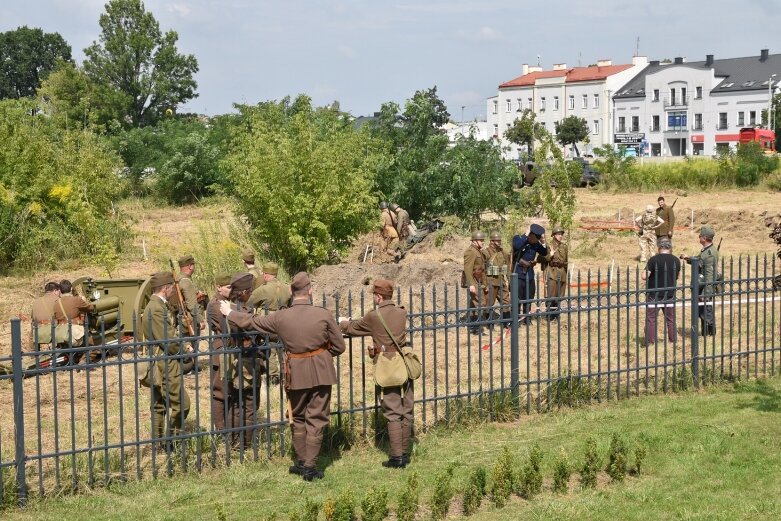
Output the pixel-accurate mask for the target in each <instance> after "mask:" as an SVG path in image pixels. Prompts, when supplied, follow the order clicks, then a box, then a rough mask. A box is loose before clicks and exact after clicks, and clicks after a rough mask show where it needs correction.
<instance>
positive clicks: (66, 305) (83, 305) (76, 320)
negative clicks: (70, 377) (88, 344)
mask: <svg viewBox="0 0 781 521" xmlns="http://www.w3.org/2000/svg"><path fill="white" fill-rule="evenodd" d="M90 309H92V305H91V304H90V303H89V302H87V299H85V298H84V297H77V296H75V295H63V296H62V297H60V299H59V300H58V301H57V303H56V304H55V305H54V318H55V320H57V324H58V325H60V324H61V325H66V326H69V327H70V333H69V337H70V338H69V339H70V341H71V344H72V345H74V346H80V345H83V341H84V317H83V316H82V315H83V314H84V313H86V312H87V311H89V310H90ZM81 355H82V353H78V354H77V355H76V356H74V360H75V361H78V360H79V359H81Z"/></svg>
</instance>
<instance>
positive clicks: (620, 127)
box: [618, 116, 626, 132]
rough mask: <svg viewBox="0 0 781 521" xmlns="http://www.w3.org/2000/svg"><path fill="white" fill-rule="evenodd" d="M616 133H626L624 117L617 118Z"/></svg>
mask: <svg viewBox="0 0 781 521" xmlns="http://www.w3.org/2000/svg"><path fill="white" fill-rule="evenodd" d="M618 132H626V118H625V117H624V116H619V117H618Z"/></svg>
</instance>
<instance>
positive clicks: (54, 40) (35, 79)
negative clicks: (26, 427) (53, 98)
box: [0, 26, 71, 99]
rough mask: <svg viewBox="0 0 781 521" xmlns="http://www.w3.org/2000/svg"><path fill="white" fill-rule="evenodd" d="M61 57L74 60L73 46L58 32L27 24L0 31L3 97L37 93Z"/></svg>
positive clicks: (0, 88) (20, 96) (64, 59)
mask: <svg viewBox="0 0 781 521" xmlns="http://www.w3.org/2000/svg"><path fill="white" fill-rule="evenodd" d="M60 60H63V61H68V62H69V61H71V47H70V45H68V43H67V42H66V41H65V39H64V38H63V37H62V36H61V35H60V34H59V33H44V32H43V31H42V30H41V29H39V28H37V27H36V28H34V29H30V28H29V27H26V26H25V27H19V28H18V29H16V30H13V31H6V32H4V33H0V99H4V98H15V99H18V98H22V97H30V96H34V95H35V91H36V90H37V89H38V87H40V85H41V81H42V80H43V79H45V78H46V76H48V74H49V73H50V72H51V71H53V70H54V69H55V67H56V66H57V63H58V61H60Z"/></svg>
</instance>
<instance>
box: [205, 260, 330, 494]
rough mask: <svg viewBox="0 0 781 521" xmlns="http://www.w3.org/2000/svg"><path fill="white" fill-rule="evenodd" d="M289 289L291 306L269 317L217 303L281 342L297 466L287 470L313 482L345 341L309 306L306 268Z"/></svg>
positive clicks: (234, 320) (240, 322)
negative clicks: (337, 360)
mask: <svg viewBox="0 0 781 521" xmlns="http://www.w3.org/2000/svg"><path fill="white" fill-rule="evenodd" d="M290 291H291V295H292V305H291V307H289V308H287V309H283V310H281V311H278V312H276V313H274V314H273V315H268V316H262V315H258V314H255V315H253V314H250V313H241V312H238V311H235V310H232V309H231V307H230V305H228V303H226V302H223V303H221V304H220V311H221V312H222V314H223V315H226V316H227V317H228V322H229V323H231V324H233V325H235V326H239V327H241V328H244V329H256V330H258V331H260V332H262V333H269V334H276V335H278V336H279V338H280V340H281V341H282V343H283V344H284V346H285V354H286V362H285V390H286V391H287V395H288V399H289V411H290V416H291V418H290V420H291V429H292V431H293V449H294V450H295V453H296V464H295V465H293V466H292V467H290V469H289V470H290V472H291V473H292V474H299V475H300V476H301V477H302V478H303V479H304V480H305V481H312V480H313V479H320V478H322V477H323V472H322V471H319V470H318V469H317V468H316V464H317V456H318V454H319V452H320V445H321V444H322V442H323V430H324V429H325V427H326V426H327V425H328V423H329V421H330V416H331V386H333V385H334V384H335V383H336V371H335V370H334V363H333V357H335V356H338V355H340V354H342V353H343V352H344V350H345V345H344V339H343V338H342V333H341V331H340V330H339V326H338V325H337V324H336V321H335V320H334V317H333V315H332V314H331V313H330V312H329V311H328V310H327V309H324V308H320V307H316V306H313V305H312V303H311V297H312V285H311V283H310V281H309V275H307V274H306V272H300V273H297V274H296V275H295V277H293V282H292V283H291V284H290Z"/></svg>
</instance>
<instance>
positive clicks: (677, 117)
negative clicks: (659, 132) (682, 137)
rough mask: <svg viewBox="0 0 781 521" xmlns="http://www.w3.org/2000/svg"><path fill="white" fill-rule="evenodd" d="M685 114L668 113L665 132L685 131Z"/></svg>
mask: <svg viewBox="0 0 781 521" xmlns="http://www.w3.org/2000/svg"><path fill="white" fill-rule="evenodd" d="M686 121H687V115H686V112H668V113H667V130H687V129H688V123H687V122H686Z"/></svg>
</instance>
